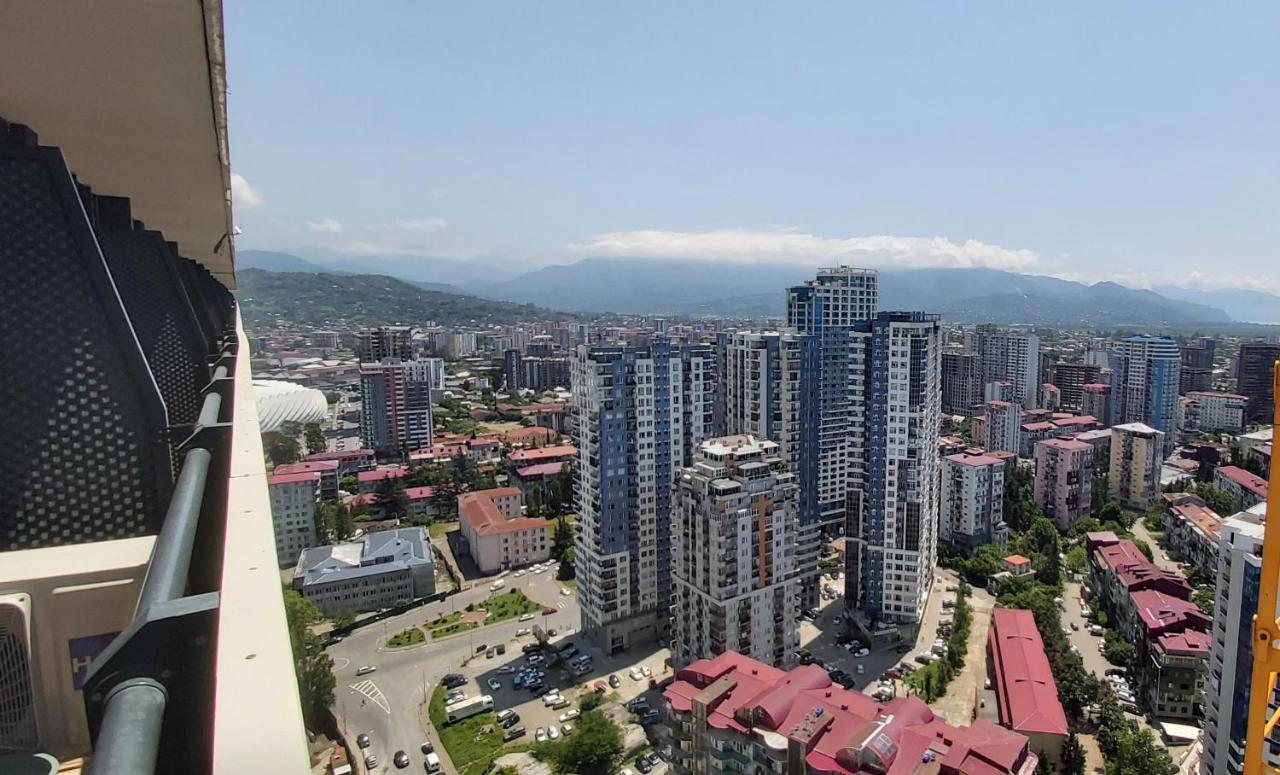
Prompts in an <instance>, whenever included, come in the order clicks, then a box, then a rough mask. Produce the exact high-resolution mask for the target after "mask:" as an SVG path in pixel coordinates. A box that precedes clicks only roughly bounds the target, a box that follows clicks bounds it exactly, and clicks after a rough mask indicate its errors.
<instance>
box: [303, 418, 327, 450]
mask: <svg viewBox="0 0 1280 775" xmlns="http://www.w3.org/2000/svg"><path fill="white" fill-rule="evenodd" d="M305 435H306V440H307V452H309V453H311V454H315V453H316V452H324V451H325V449H326V448H327V447H328V444H327V443H326V442H325V440H324V431H323V430H322V429H321V428H320V423H318V422H313V423H307V427H306V430H305Z"/></svg>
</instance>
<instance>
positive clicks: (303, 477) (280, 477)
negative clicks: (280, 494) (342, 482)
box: [267, 471, 320, 485]
mask: <svg viewBox="0 0 1280 775" xmlns="http://www.w3.org/2000/svg"><path fill="white" fill-rule="evenodd" d="M318 481H320V474H317V473H308V472H305V471H304V472H302V473H297V474H272V475H271V476H268V477H267V484H268V485H277V484H299V483H301V482H318Z"/></svg>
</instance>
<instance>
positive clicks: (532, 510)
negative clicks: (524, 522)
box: [524, 487, 546, 517]
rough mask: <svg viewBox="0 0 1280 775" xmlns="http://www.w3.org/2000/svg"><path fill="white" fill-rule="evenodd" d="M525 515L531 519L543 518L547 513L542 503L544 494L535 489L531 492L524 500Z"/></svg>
mask: <svg viewBox="0 0 1280 775" xmlns="http://www.w3.org/2000/svg"><path fill="white" fill-rule="evenodd" d="M524 507H525V513H526V514H528V515H529V516H531V517H541V516H544V515H545V513H546V508H545V507H544V506H543V503H542V493H541V492H539V491H538V489H537V488H536V487H535V488H534V489H532V490H530V491H529V496H528V497H527V498H525V499H524Z"/></svg>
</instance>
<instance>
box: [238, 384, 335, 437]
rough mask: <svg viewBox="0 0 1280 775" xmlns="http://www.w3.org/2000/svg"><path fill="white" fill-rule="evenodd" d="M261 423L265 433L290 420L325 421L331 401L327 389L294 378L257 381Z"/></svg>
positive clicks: (254, 390)
mask: <svg viewBox="0 0 1280 775" xmlns="http://www.w3.org/2000/svg"><path fill="white" fill-rule="evenodd" d="M253 393H254V397H255V403H257V405H258V424H259V425H260V426H261V428H262V432H263V433H269V432H271V431H274V430H279V428H280V426H281V425H283V424H284V423H287V422H297V423H304V424H305V423H312V422H323V421H324V419H325V418H326V417H328V416H329V402H328V401H327V400H325V397H324V393H322V392H320V391H319V390H316V389H314V388H308V387H302V386H301V385H295V384H293V383H291V382H277V381H276V380H269V379H255V380H254V381H253Z"/></svg>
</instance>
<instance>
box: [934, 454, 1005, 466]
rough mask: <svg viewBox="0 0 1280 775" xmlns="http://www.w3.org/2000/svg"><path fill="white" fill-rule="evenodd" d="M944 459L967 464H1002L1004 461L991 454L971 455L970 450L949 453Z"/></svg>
mask: <svg viewBox="0 0 1280 775" xmlns="http://www.w3.org/2000/svg"><path fill="white" fill-rule="evenodd" d="M943 460H950V461H951V462H952V463H961V464H963V465H966V466H1002V465H1004V461H1003V460H1001V459H999V458H995V457H991V456H990V455H971V454H969V453H968V452H960V453H957V454H955V455H947V456H946V457H945V458H943Z"/></svg>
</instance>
